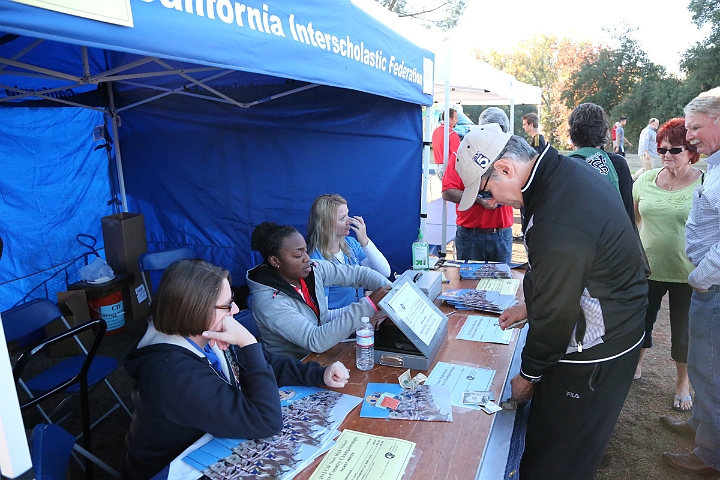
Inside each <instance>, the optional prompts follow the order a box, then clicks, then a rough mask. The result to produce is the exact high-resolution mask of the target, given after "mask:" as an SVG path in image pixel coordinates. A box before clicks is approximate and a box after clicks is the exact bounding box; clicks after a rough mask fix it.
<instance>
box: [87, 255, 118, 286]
mask: <svg viewBox="0 0 720 480" xmlns="http://www.w3.org/2000/svg"><path fill="white" fill-rule="evenodd" d="M78 273H79V274H80V278H82V279H83V280H84V281H86V282H88V283H105V282H109V281H110V280H112V279H113V278H115V272H113V269H112V267H110V265H108V264H107V262H106V261H105V260H103V259H102V258H100V257H95V260H93V261H92V262H91V263H90V264H88V265H85V266H84V267H82V268H81V269H80V271H79V272H78Z"/></svg>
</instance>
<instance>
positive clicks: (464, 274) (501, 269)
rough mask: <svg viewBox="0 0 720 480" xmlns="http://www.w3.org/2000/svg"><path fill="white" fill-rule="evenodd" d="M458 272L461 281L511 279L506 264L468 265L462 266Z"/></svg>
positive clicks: (510, 273)
mask: <svg viewBox="0 0 720 480" xmlns="http://www.w3.org/2000/svg"><path fill="white" fill-rule="evenodd" d="M458 270H459V272H460V278H461V279H462V280H474V279H479V278H512V272H511V271H510V266H509V265H508V264H507V263H468V264H466V265H462V266H461V267H460V268H459V269H458Z"/></svg>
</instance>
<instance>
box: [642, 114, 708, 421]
mask: <svg viewBox="0 0 720 480" xmlns="http://www.w3.org/2000/svg"><path fill="white" fill-rule="evenodd" d="M686 132H687V130H686V129H685V119H683V118H673V119H672V120H668V121H667V122H666V123H665V124H664V125H663V126H662V127H660V128H659V129H658V132H657V146H658V154H659V155H660V159H661V160H662V162H663V167H662V168H660V169H655V170H649V171H647V172H645V173H643V174H642V175H641V176H640V177H639V178H638V179H637V180H636V181H635V184H634V185H633V200H634V204H635V221H636V222H637V223H638V226H639V229H640V239H641V240H642V244H643V247H645V252H646V254H647V258H648V262H649V263H650V270H651V271H652V273H651V275H650V277H649V278H648V307H647V312H646V315H645V340H644V342H643V348H642V350H641V354H640V360H639V361H638V365H637V369H636V370H635V379H636V380H637V379H639V378H641V376H642V362H643V357H644V356H645V353H646V352H647V349H648V348H650V347H652V330H653V325H654V324H655V320H656V319H657V313H658V310H659V309H660V302H661V301H662V298H663V296H664V295H665V294H666V293H669V301H670V329H671V342H672V346H671V352H670V356H671V357H672V359H673V360H674V361H675V367H676V369H677V379H676V382H675V398H674V399H673V403H672V408H673V410H677V411H680V412H688V411H690V410H691V409H692V397H691V395H690V380H689V379H688V373H687V351H688V310H689V308H690V297H691V295H692V289H691V288H690V286H689V285H688V275H689V274H690V272H691V271H692V270H693V265H692V264H691V263H690V261H689V260H688V259H687V257H686V256H685V222H686V221H687V218H688V215H689V214H690V208H691V207H692V196H693V192H694V191H695V188H696V187H697V186H698V185H699V184H700V183H701V182H702V179H703V177H704V173H703V172H702V171H701V170H698V169H697V168H695V167H693V164H694V163H697V161H698V160H699V159H700V154H698V153H697V151H696V150H695V147H694V146H693V145H690V144H689V143H688V142H687V140H686V139H685V133H686Z"/></svg>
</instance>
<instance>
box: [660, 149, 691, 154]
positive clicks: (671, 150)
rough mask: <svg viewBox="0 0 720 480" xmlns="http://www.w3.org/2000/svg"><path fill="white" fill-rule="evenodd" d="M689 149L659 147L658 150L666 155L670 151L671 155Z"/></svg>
mask: <svg viewBox="0 0 720 480" xmlns="http://www.w3.org/2000/svg"><path fill="white" fill-rule="evenodd" d="M685 150H687V148H685V147H674V148H660V147H658V149H657V151H658V153H659V154H660V155H665V154H666V153H670V155H677V154H678V153H680V152H683V151H685Z"/></svg>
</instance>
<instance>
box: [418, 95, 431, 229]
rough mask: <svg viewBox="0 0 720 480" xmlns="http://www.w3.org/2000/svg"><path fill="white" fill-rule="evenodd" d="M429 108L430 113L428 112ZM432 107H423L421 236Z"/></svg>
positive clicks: (424, 208) (427, 176)
mask: <svg viewBox="0 0 720 480" xmlns="http://www.w3.org/2000/svg"><path fill="white" fill-rule="evenodd" d="M428 108H430V113H428ZM431 112H432V107H426V108H425V128H424V132H423V153H422V161H423V169H422V187H421V191H420V230H421V231H422V234H423V237H424V236H425V223H426V220H427V190H428V185H429V183H430V182H429V178H430V144H429V142H428V140H427V139H428V130H429V129H430V117H429V115H430V114H431Z"/></svg>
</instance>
